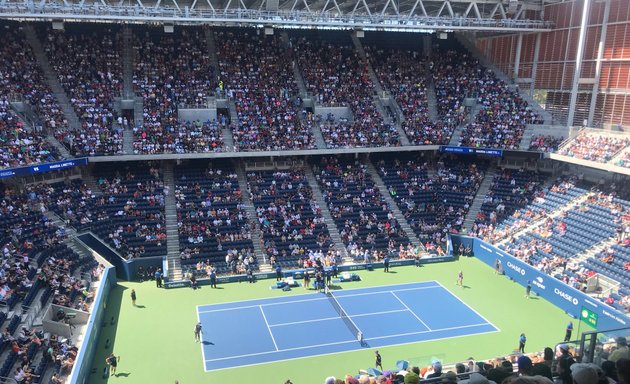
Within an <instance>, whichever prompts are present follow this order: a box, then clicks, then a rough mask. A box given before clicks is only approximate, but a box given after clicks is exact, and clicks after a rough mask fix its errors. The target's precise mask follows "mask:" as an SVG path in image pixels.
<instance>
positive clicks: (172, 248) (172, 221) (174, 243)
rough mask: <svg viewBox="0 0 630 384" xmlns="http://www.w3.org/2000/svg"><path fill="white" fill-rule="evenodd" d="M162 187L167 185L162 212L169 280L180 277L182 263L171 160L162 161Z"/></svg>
mask: <svg viewBox="0 0 630 384" xmlns="http://www.w3.org/2000/svg"><path fill="white" fill-rule="evenodd" d="M162 169H164V187H165V189H166V188H167V187H168V192H167V191H165V194H166V196H165V197H164V202H165V204H166V206H165V207H164V213H165V216H166V250H167V259H168V278H169V280H171V281H172V280H181V279H182V276H183V275H182V264H181V258H180V256H179V254H180V251H179V230H178V226H177V205H176V204H177V202H176V200H175V171H174V169H173V161H168V160H167V161H164V163H163V167H162Z"/></svg>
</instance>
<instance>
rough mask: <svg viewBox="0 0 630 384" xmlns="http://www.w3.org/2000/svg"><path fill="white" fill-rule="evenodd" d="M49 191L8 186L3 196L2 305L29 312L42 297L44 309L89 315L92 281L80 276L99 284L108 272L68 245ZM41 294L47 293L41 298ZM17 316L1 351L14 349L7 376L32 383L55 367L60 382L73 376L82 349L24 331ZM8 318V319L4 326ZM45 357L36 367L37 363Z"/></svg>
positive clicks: (0, 212)
mask: <svg viewBox="0 0 630 384" xmlns="http://www.w3.org/2000/svg"><path fill="white" fill-rule="evenodd" d="M49 191H50V190H49V188H48V187H47V186H46V185H27V186H25V187H24V189H22V190H18V189H11V188H8V187H5V186H3V188H2V190H1V191H0V195H1V196H0V222H1V223H2V228H3V229H2V230H1V231H0V249H1V255H0V258H1V265H2V267H1V268H0V292H1V294H2V299H1V300H2V303H3V304H4V305H6V306H7V308H8V309H9V310H14V307H15V305H16V304H17V303H18V302H19V303H21V304H22V310H23V311H27V310H29V308H30V307H31V305H32V304H33V301H34V300H35V299H36V297H37V298H38V300H40V301H41V302H42V304H46V303H47V302H49V301H50V302H52V303H54V304H58V305H62V306H66V307H69V308H73V309H77V310H82V311H89V310H90V304H91V301H92V299H93V294H92V292H91V291H90V289H89V282H90V280H91V279H90V278H87V279H82V278H80V277H79V274H78V273H77V272H85V273H86V274H87V273H88V272H89V273H90V276H93V277H94V278H96V279H98V278H99V276H100V273H101V272H102V267H101V266H99V265H98V264H97V263H96V262H95V261H94V260H93V259H92V258H81V257H79V255H78V254H76V253H74V252H73V251H72V250H71V249H70V248H69V247H67V246H66V245H65V244H64V243H63V242H64V240H65V239H66V236H67V235H66V231H65V229H64V228H63V227H57V226H55V225H54V224H53V222H52V220H50V219H49V218H48V217H47V215H46V205H47V204H49V203H50V199H49ZM41 290H43V291H44V292H43V293H42V294H41V295H40V296H37V294H38V293H39V292H40V291H41ZM14 313H16V314H15V315H14V318H12V321H11V322H10V324H9V325H8V326H6V327H5V328H4V329H3V331H2V335H1V336H0V348H1V350H2V351H4V350H5V349H6V348H8V349H9V353H8V355H6V359H5V360H4V364H3V366H2V369H1V374H2V376H9V375H10V376H12V377H13V378H14V379H15V380H16V381H17V382H19V383H28V382H31V381H32V380H36V379H37V378H38V377H40V376H41V375H42V374H43V372H44V370H45V369H46V367H47V366H49V365H50V364H52V365H53V367H54V370H55V373H54V375H55V376H56V377H62V376H64V375H66V374H68V373H70V371H71V370H72V367H73V365H74V359H75V358H76V353H77V348H76V347H74V346H72V345H71V343H70V342H69V341H68V340H65V339H64V340H61V339H58V338H57V337H56V336H55V335H49V334H47V335H46V336H44V334H43V332H42V331H41V330H39V329H28V328H26V326H24V325H23V326H22V327H18V325H19V324H20V323H19V322H14V321H13V320H15V317H16V316H17V311H16V312H14ZM2 314H3V315H4V312H3V313H2ZM5 319H6V315H4V316H3V318H2V322H4V320H5ZM17 319H18V320H20V317H19V316H17ZM18 328H19V330H18ZM40 351H42V353H39V352H40ZM40 355H42V357H41V359H39V362H37V363H36V359H35V358H36V356H40ZM13 369H14V370H13ZM60 382H61V381H59V383H60Z"/></svg>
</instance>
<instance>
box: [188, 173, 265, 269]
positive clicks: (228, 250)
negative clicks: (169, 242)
mask: <svg viewBox="0 0 630 384" xmlns="http://www.w3.org/2000/svg"><path fill="white" fill-rule="evenodd" d="M205 165H206V164H201V165H200V166H195V165H187V166H185V167H182V168H178V170H177V174H176V178H177V181H176V184H175V199H176V201H177V220H178V228H179V246H180V257H181V259H182V264H184V265H189V266H194V269H195V270H196V271H199V272H198V273H197V275H199V274H209V272H210V269H212V268H215V269H216V271H217V272H219V273H223V272H230V273H233V274H243V273H245V272H246V271H247V270H249V269H256V268H257V261H256V258H255V255H254V253H253V243H252V235H251V231H252V227H251V225H250V223H249V222H248V220H247V213H246V211H245V205H244V204H243V201H242V196H241V190H240V188H239V187H238V176H237V174H236V172H234V170H233V169H231V168H230V167H221V166H218V167H215V166H213V165H212V164H209V165H207V166H206V167H204V166H205ZM224 261H225V264H224Z"/></svg>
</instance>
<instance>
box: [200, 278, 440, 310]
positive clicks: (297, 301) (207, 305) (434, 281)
mask: <svg viewBox="0 0 630 384" xmlns="http://www.w3.org/2000/svg"><path fill="white" fill-rule="evenodd" d="M423 283H434V284H438V285H434V286H428V287H416V288H404V289H398V290H396V291H407V290H416V289H425V288H439V287H442V285H441V284H440V283H438V282H437V281H436V280H429V281H423V282H420V283H400V284H393V285H387V286H385V287H366V288H355V289H349V290H347V291H342V292H352V291H363V290H366V289H376V288H391V287H396V286H399V285H413V284H423ZM390 291H391V289H390V290H387V291H378V292H370V293H358V294H352V295H341V296H338V297H346V296H361V295H369V294H373V293H381V292H384V293H387V292H390ZM292 297H294V298H297V297H313V293H305V294H301V295H295V296H292ZM269 299H273V298H269V297H266V298H262V299H253V300H252V299H246V300H235V301H230V302H227V303H217V304H204V305H198V306H197V310H198V311H199V307H215V306H217V305H227V304H234V303H245V302H252V301H263V300H269ZM286 299H289V298H288V297H287V298H286ZM312 300H319V299H310V300H309V299H305V300H293V301H283V302H280V303H269V304H261V305H275V304H286V303H299V302H302V301H312ZM257 306H258V304H256V305H251V306H243V307H235V308H253V307H257ZM229 309H230V308H224V309H222V310H229ZM217 311H221V309H216V310H209V311H199V313H206V312H217Z"/></svg>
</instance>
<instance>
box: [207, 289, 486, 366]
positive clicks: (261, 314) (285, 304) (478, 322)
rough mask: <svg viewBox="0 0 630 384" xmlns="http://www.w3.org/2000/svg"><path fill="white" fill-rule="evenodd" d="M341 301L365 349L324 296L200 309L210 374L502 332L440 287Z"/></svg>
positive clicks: (344, 295) (345, 296) (351, 294)
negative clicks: (364, 350) (218, 371)
mask: <svg viewBox="0 0 630 384" xmlns="http://www.w3.org/2000/svg"><path fill="white" fill-rule="evenodd" d="M334 296H335V298H336V299H337V301H338V303H339V304H340V305H341V307H342V308H343V310H344V311H345V312H346V313H347V315H348V316H349V318H350V320H351V321H350V322H351V323H353V324H354V325H355V326H356V327H357V328H358V329H359V330H360V331H361V332H362V333H363V340H364V344H363V345H362V344H361V343H360V342H359V341H358V340H357V336H356V334H355V333H354V332H353V331H352V330H351V327H350V326H348V319H346V321H344V319H343V318H342V317H341V316H340V314H339V312H338V311H337V309H335V306H334V305H333V304H332V303H331V300H330V299H329V298H328V297H327V296H326V295H325V294H323V293H314V292H313V293H309V294H305V295H297V296H287V297H278V298H272V299H261V300H249V301H239V302H232V303H224V304H216V305H201V306H198V307H197V315H198V317H199V321H201V323H202V325H203V343H202V344H201V348H202V356H203V361H204V365H205V369H206V371H213V370H218V369H226V368H234V367H242V366H246V365H254V364H263V363H270V362H274V361H285V360H291V359H298V358H303V357H309V356H317V355H326V354H332V353H339V352H346V351H355V350H359V349H362V348H367V347H370V348H375V347H385V346H390V345H397V344H408V343H416V342H419V341H428V340H436V339H445V338H451V337H459V336H466V335H477V334H481V333H490V332H497V331H498V329H497V328H496V327H495V326H494V325H492V324H491V323H490V322H489V321H488V320H486V319H485V318H484V317H483V316H481V315H480V314H479V313H477V312H476V311H475V310H474V309H472V308H471V307H469V306H468V305H467V304H466V303H464V302H463V301H461V300H460V299H459V298H457V297H456V296H455V295H453V294H452V293H451V292H450V291H449V290H448V289H446V288H445V287H444V286H442V285H441V284H440V283H438V282H435V281H428V282H422V283H412V284H399V285H389V286H385V287H373V288H362V289H351V290H343V291H335V292H334Z"/></svg>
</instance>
